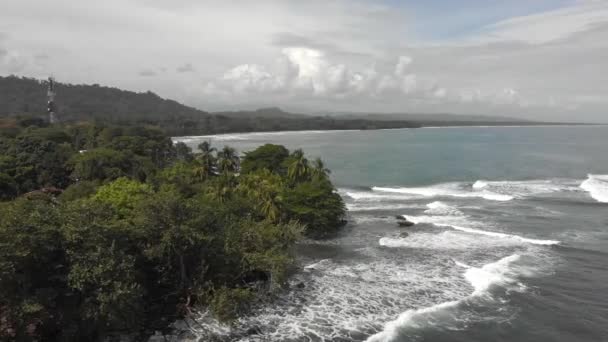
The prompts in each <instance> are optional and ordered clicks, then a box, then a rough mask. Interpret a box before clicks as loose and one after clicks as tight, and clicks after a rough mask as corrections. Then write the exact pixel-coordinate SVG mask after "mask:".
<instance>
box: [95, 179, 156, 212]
mask: <svg viewBox="0 0 608 342" xmlns="http://www.w3.org/2000/svg"><path fill="white" fill-rule="evenodd" d="M152 193H153V191H152V187H151V186H150V185H148V184H145V183H140V182H138V181H135V180H131V179H128V178H118V179H117V180H115V181H114V182H112V183H109V184H106V185H104V186H101V187H100V188H99V189H98V190H97V193H95V195H94V196H93V200H95V201H99V202H101V203H105V204H107V205H109V206H111V207H112V208H113V209H114V210H116V212H117V213H118V214H119V215H120V216H121V217H125V218H126V217H129V214H131V212H132V211H133V208H135V207H136V206H137V205H138V203H139V201H141V200H143V199H144V198H146V197H147V196H150V195H152Z"/></svg>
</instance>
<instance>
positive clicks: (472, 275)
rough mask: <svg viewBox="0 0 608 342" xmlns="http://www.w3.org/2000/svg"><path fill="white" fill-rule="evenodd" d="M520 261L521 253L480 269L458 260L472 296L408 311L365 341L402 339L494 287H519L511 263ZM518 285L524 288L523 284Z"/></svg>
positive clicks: (488, 292)
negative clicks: (406, 331) (411, 329)
mask: <svg viewBox="0 0 608 342" xmlns="http://www.w3.org/2000/svg"><path fill="white" fill-rule="evenodd" d="M519 259H520V256H519V255H518V254H513V255H510V256H507V257H505V258H502V259H500V260H498V261H496V262H493V263H490V264H486V265H483V266H482V267H479V268H477V267H471V266H468V265H465V264H463V263H460V262H458V261H455V262H456V264H457V265H459V266H461V267H464V268H466V271H465V272H464V278H465V279H466V280H467V281H468V282H469V283H470V284H471V286H472V287H473V292H472V293H471V294H470V295H469V296H467V297H465V298H462V299H459V300H453V301H448V302H444V303H440V304H436V305H432V306H429V307H424V308H419V309H411V310H407V311H405V312H403V313H402V314H400V315H399V317H397V319H395V320H393V321H390V322H388V323H386V324H385V325H384V329H383V330H382V331H380V332H378V333H376V334H374V335H372V336H370V337H369V338H368V339H367V340H366V342H390V341H395V340H397V338H398V337H399V334H400V332H401V331H403V330H404V329H406V328H407V327H408V326H414V327H420V326H423V325H425V324H426V325H431V324H433V322H435V321H437V320H435V319H434V318H435V316H438V315H442V314H445V311H447V310H451V309H457V308H458V306H459V305H460V304H461V303H463V302H464V301H466V300H468V299H471V298H474V297H479V296H489V294H490V289H491V288H492V287H493V286H497V285H501V286H507V285H509V284H518V282H517V280H516V279H515V278H516V276H517V272H516V271H515V270H514V269H513V268H512V267H511V264H512V263H514V262H516V261H517V260H519ZM518 285H519V287H521V284H518Z"/></svg>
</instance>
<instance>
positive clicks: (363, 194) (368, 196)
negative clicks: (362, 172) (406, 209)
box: [340, 190, 418, 202]
mask: <svg viewBox="0 0 608 342" xmlns="http://www.w3.org/2000/svg"><path fill="white" fill-rule="evenodd" d="M340 193H341V194H344V195H346V196H348V197H350V198H352V199H354V200H355V201H368V202H380V201H387V200H408V199H416V198H418V197H416V196H411V195H407V194H378V193H373V192H371V191H353V190H340Z"/></svg>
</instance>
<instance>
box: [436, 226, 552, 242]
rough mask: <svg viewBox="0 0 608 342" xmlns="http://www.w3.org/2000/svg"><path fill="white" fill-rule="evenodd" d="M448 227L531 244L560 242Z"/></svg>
mask: <svg viewBox="0 0 608 342" xmlns="http://www.w3.org/2000/svg"><path fill="white" fill-rule="evenodd" d="M438 225H441V224H438ZM445 226H450V225H445ZM450 227H452V228H454V229H456V230H460V231H463V232H467V233H471V234H481V235H486V236H492V237H497V238H501V239H514V240H518V241H521V242H526V243H531V244H534V245H545V246H550V245H558V244H560V241H557V240H539V239H529V238H525V237H523V236H519V235H514V234H505V233H498V232H489V231H485V230H480V229H474V228H467V227H459V226H450Z"/></svg>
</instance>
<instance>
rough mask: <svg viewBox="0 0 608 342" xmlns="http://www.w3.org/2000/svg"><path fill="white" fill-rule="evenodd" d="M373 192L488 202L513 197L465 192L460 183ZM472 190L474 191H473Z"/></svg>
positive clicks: (483, 192)
mask: <svg viewBox="0 0 608 342" xmlns="http://www.w3.org/2000/svg"><path fill="white" fill-rule="evenodd" d="M372 190H373V191H377V192H389V193H401V194H413V195H419V196H423V197H464V198H467V197H468V198H483V199H486V200H490V201H510V200H512V199H513V196H509V195H501V194H497V193H494V192H491V191H486V190H482V191H467V190H465V189H464V188H463V184H462V183H445V184H437V185H432V186H429V187H417V188H405V187H400V188H390V187H377V186H375V187H373V188H372ZM473 190H474V189H473Z"/></svg>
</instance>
